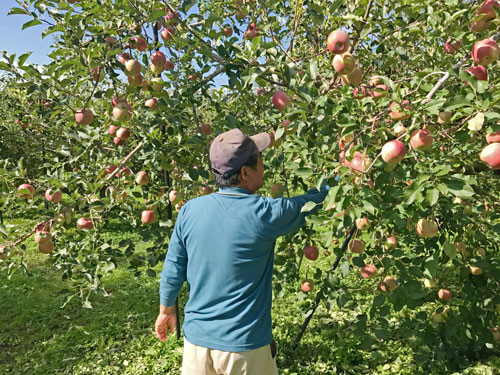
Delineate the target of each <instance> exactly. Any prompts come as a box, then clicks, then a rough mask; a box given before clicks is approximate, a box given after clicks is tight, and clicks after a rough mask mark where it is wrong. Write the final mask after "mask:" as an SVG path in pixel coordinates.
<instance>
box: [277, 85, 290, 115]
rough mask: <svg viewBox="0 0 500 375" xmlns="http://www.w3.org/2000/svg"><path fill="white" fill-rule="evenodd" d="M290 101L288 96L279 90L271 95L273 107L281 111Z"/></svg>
mask: <svg viewBox="0 0 500 375" xmlns="http://www.w3.org/2000/svg"><path fill="white" fill-rule="evenodd" d="M290 103H291V99H290V97H289V96H288V95H287V94H286V93H284V92H283V91H281V90H278V91H276V93H275V94H274V95H273V104H274V107H275V108H276V109H277V110H279V111H281V112H283V111H284V110H285V109H286V108H287V107H288V106H289V105H290Z"/></svg>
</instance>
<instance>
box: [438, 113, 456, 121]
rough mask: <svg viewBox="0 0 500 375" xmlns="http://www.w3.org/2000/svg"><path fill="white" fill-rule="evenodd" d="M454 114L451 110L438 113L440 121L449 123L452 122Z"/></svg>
mask: <svg viewBox="0 0 500 375" xmlns="http://www.w3.org/2000/svg"><path fill="white" fill-rule="evenodd" d="M452 116H453V114H452V113H451V112H450V111H442V112H439V114H438V123H440V124H447V123H449V122H450V120H451V117H452Z"/></svg>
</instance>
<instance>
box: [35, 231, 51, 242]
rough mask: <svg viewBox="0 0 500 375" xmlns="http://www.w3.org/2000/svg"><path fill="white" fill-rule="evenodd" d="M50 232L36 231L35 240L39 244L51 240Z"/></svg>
mask: <svg viewBox="0 0 500 375" xmlns="http://www.w3.org/2000/svg"><path fill="white" fill-rule="evenodd" d="M50 238H51V236H50V232H46V231H40V232H36V233H35V242H36V243H37V244H41V243H47V242H50Z"/></svg>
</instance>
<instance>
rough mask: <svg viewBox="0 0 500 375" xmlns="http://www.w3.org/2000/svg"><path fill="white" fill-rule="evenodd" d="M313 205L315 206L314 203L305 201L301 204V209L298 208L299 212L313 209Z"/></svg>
mask: <svg viewBox="0 0 500 375" xmlns="http://www.w3.org/2000/svg"><path fill="white" fill-rule="evenodd" d="M314 207H316V203H314V202H307V203H306V204H305V205H304V206H302V209H301V210H300V212H309V211H311V210H312V209H314Z"/></svg>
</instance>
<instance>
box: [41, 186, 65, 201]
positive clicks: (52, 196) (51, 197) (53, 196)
mask: <svg viewBox="0 0 500 375" xmlns="http://www.w3.org/2000/svg"><path fill="white" fill-rule="evenodd" d="M45 199H47V200H48V201H49V202H52V203H59V202H60V201H61V200H62V191H61V190H56V191H53V190H52V189H48V190H47V191H46V192H45Z"/></svg>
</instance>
